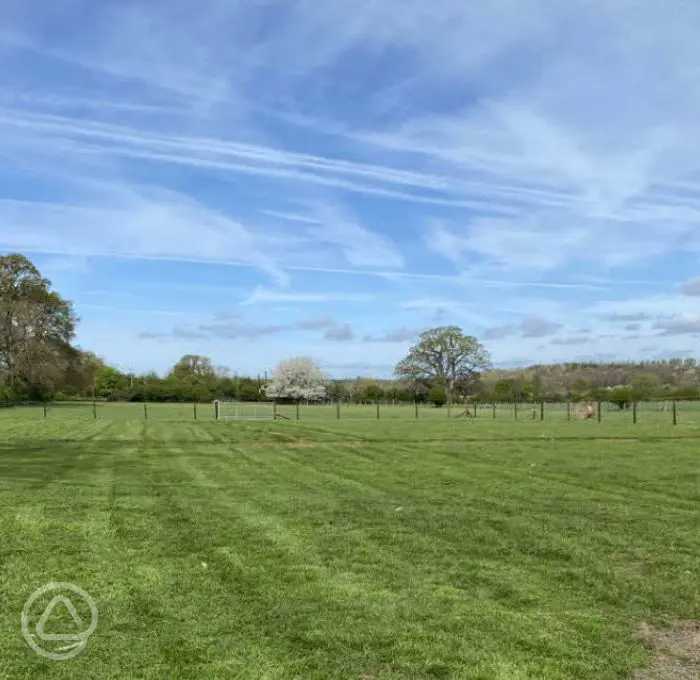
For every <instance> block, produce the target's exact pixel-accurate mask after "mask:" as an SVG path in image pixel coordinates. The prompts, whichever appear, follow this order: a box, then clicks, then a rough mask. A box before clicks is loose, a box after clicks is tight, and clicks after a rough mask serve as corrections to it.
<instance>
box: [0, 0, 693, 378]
mask: <svg viewBox="0 0 700 680" xmlns="http://www.w3.org/2000/svg"><path fill="white" fill-rule="evenodd" d="M699 32H700V3H697V2H685V1H683V0H675V2H672V3H670V4H668V3H666V4H664V3H652V2H637V1H635V2H632V1H631V0H618V1H617V2H614V3H611V2H602V1H596V0H585V1H582V0H572V1H571V2H565V3H564V2H561V3H556V2H550V1H546V0H541V1H539V0H486V1H484V2H478V3H470V2H463V0H454V1H453V0H433V2H425V0H381V1H375V0H334V1H333V2H318V1H317V0H287V1H285V2H280V1H277V0H221V1H219V0H204V1H203V2H199V3H192V2H182V1H180V0H169V1H168V2H159V1H144V2H132V1H129V0H119V1H118V2H116V1H115V2H112V1H110V0H101V1H100V2H94V1H90V2H84V1H82V0H56V1H55V2H51V3H33V2H26V0H22V1H16V0H3V2H2V5H1V6H0V62H1V64H2V68H0V253H7V252H21V253H23V254H26V255H27V256H29V257H30V258H31V259H32V260H33V261H34V262H35V263H36V264H37V266H39V268H40V269H41V271H42V272H43V273H44V274H45V275H46V276H48V277H49V278H50V279H51V280H52V282H53V283H54V286H55V287H56V288H57V289H58V290H59V291H60V292H61V293H62V294H63V295H64V296H65V297H67V298H69V299H71V300H72V301H73V302H74V303H75V307H76V311H77V313H78V315H79V316H80V319H81V321H80V324H79V327H78V334H77V342H78V344H79V345H80V346H81V347H82V348H83V349H86V350H90V351H94V352H96V353H97V354H98V355H100V356H102V357H103V358H104V359H105V360H107V361H109V362H110V363H112V364H114V365H116V366H118V367H120V368H122V369H123V370H131V371H147V370H156V371H158V372H161V373H162V372H164V371H167V369H168V368H169V367H170V366H171V365H172V364H173V363H174V362H175V361H176V360H177V359H178V358H179V357H180V356H181V355H183V354H185V353H197V354H205V355H208V356H210V357H211V358H212V360H213V361H214V363H215V364H216V365H220V366H227V367H229V368H230V369H231V370H232V371H234V372H237V373H244V374H245V373H247V374H253V375H254V374H256V373H262V372H264V371H266V370H271V369H272V368H273V367H274V365H275V364H276V363H277V362H278V361H279V360H281V359H284V358H287V357H290V356H296V355H308V356H311V357H312V358H314V359H316V360H317V361H318V362H319V363H320V364H321V366H322V368H323V369H324V370H325V371H326V372H327V373H329V374H330V375H333V376H338V377H339V376H354V375H376V376H382V377H384V376H389V375H391V372H392V369H393V366H394V365H395V363H396V362H397V361H398V360H399V359H400V358H401V357H402V356H403V355H404V354H405V353H406V351H407V349H408V347H409V346H410V345H411V343H412V342H414V341H415V338H416V336H417V334H418V333H420V332H421V331H422V330H425V329H427V328H429V327H433V326H439V325H452V324H454V325H458V326H460V327H461V328H462V329H464V331H465V332H466V333H468V334H470V335H475V336H476V337H478V338H479V339H480V340H481V341H482V342H483V343H484V344H485V345H486V347H487V349H488V350H489V351H490V352H491V355H492V358H493V362H494V364H495V365H496V366H502V367H507V366H519V365H526V364H534V363H547V362H555V361H608V360H654V359H659V358H667V357H672V356H678V357H691V356H697V354H698V352H697V345H698V338H699V337H700V266H699V264H698V257H699V255H700V116H699V115H698V112H699V111H700V41H698V39H697V36H698V33H699Z"/></svg>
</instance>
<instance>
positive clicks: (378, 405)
mask: <svg viewBox="0 0 700 680" xmlns="http://www.w3.org/2000/svg"><path fill="white" fill-rule="evenodd" d="M377 420H379V401H377Z"/></svg>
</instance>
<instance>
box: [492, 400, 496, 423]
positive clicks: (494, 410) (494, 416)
mask: <svg viewBox="0 0 700 680" xmlns="http://www.w3.org/2000/svg"><path fill="white" fill-rule="evenodd" d="M493 419H494V420H496V402H495V401H494V402H493Z"/></svg>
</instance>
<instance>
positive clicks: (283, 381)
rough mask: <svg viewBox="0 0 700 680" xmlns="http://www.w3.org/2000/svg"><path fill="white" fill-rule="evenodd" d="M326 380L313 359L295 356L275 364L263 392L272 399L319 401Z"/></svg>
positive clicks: (323, 396)
mask: <svg viewBox="0 0 700 680" xmlns="http://www.w3.org/2000/svg"><path fill="white" fill-rule="evenodd" d="M326 382H327V381H326V377H325V376H324V375H323V373H322V372H321V369H320V368H319V367H318V366H317V365H316V363H315V362H314V361H313V359H309V358H308V357H295V358H293V359H288V360H287V361H282V362H280V363H279V364H278V365H277V368H275V371H274V373H273V375H272V380H271V381H270V382H269V383H268V384H267V385H266V386H265V394H266V395H267V396H268V397H270V398H273V399H292V400H294V401H300V400H302V399H304V400H309V401H319V400H321V399H324V398H325V397H326Z"/></svg>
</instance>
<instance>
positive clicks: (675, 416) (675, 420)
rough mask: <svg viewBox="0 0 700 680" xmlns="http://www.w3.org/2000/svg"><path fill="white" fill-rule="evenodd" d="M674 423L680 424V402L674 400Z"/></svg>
mask: <svg viewBox="0 0 700 680" xmlns="http://www.w3.org/2000/svg"><path fill="white" fill-rule="evenodd" d="M673 424H674V425H678V404H677V403H676V400H675V399H674V400H673Z"/></svg>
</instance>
